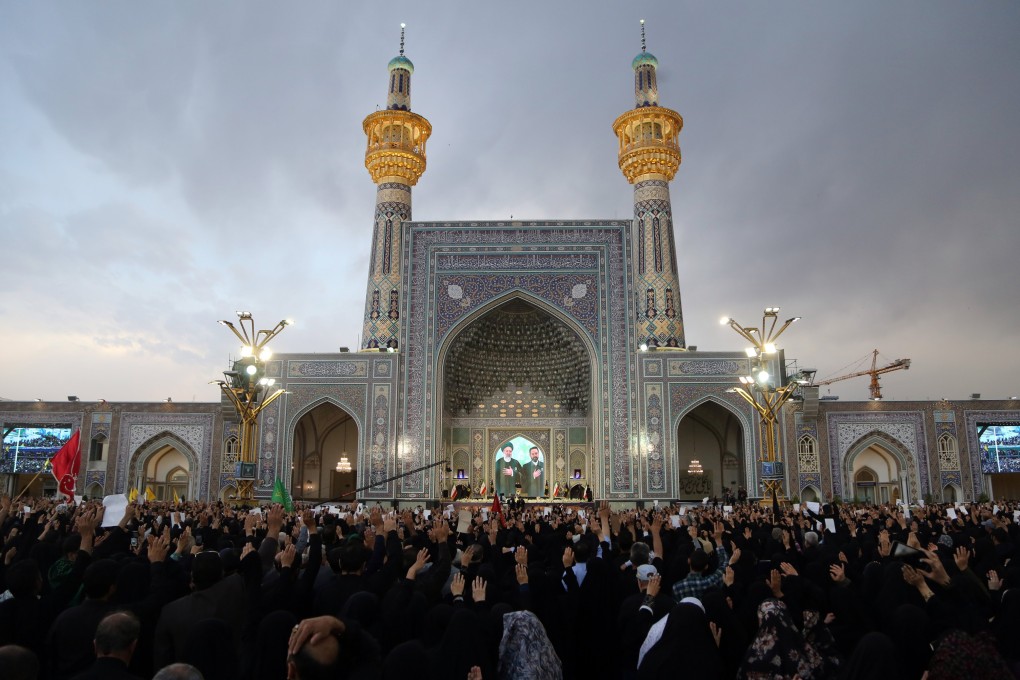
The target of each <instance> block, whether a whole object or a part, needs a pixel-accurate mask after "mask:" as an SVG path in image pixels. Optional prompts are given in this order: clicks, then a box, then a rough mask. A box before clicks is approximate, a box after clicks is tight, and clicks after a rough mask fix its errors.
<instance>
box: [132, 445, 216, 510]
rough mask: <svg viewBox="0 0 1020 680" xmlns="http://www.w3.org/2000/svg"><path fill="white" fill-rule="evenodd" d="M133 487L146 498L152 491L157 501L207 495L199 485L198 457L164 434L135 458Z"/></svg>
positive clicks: (144, 447) (133, 461)
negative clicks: (147, 490)
mask: <svg viewBox="0 0 1020 680" xmlns="http://www.w3.org/2000/svg"><path fill="white" fill-rule="evenodd" d="M128 469H129V470H130V473H129V484H128V485H129V486H131V487H134V488H135V489H137V490H138V492H139V493H142V494H144V493H145V490H146V488H149V489H152V492H153V494H154V495H155V496H156V499H157V500H170V501H172V500H173V499H174V492H176V493H177V497H178V498H180V499H181V500H194V499H196V498H199V497H200V496H201V494H202V493H203V492H202V490H201V489H200V488H199V483H198V472H199V466H198V456H197V455H196V454H195V452H194V451H193V450H192V449H191V447H190V446H188V445H187V444H186V443H185V442H184V440H182V439H181V438H180V437H178V436H177V435H175V434H173V433H171V432H161V433H159V434H157V435H156V436H155V437H152V438H151V439H149V440H148V441H147V442H145V443H144V444H142V445H141V446H140V447H139V448H138V449H137V450H136V451H135V452H134V454H132V456H131V463H130V466H129V468H128Z"/></svg>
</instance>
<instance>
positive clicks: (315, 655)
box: [287, 635, 342, 680]
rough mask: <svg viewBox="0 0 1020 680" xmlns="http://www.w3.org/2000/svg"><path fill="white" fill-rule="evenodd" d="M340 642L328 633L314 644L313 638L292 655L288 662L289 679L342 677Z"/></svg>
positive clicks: (332, 678)
mask: <svg viewBox="0 0 1020 680" xmlns="http://www.w3.org/2000/svg"><path fill="white" fill-rule="evenodd" d="M341 670H342V669H341V665H340V642H339V640H337V639H336V637H334V636H333V635H327V636H325V637H323V638H322V639H321V640H319V641H318V642H316V643H315V644H312V642H311V640H309V641H308V642H306V643H305V646H304V647H302V648H301V649H299V650H298V652H297V653H296V654H293V655H291V657H290V659H288V663H287V678H288V680H336V678H338V677H342V673H341Z"/></svg>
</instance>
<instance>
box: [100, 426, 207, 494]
mask: <svg viewBox="0 0 1020 680" xmlns="http://www.w3.org/2000/svg"><path fill="white" fill-rule="evenodd" d="M214 420H215V417H214V416H213V415H212V414H205V413H166V414H159V413H125V414H123V415H121V418H120V440H119V442H118V444H117V451H118V456H117V465H116V477H115V482H114V487H113V488H112V489H107V490H106V492H107V493H108V494H109V493H125V492H126V491H127V487H128V480H127V478H128V474H129V470H128V468H129V467H130V465H131V463H132V462H133V459H134V458H135V456H136V454H138V453H140V449H141V447H142V446H143V445H144V444H146V443H147V442H150V441H153V440H155V439H157V438H158V437H159V436H160V435H164V434H169V435H172V437H173V438H176V439H178V440H180V441H181V442H183V443H184V444H185V445H186V446H187V447H188V448H189V449H190V451H182V452H181V453H183V454H185V455H186V456H188V457H190V455H191V454H193V455H194V457H195V458H197V463H198V468H199V470H198V472H199V475H198V480H197V481H198V484H197V485H196V486H194V487H192V488H193V489H195V491H196V496H197V497H198V498H204V497H205V496H206V494H207V493H208V489H209V477H210V467H211V463H212V450H213V446H212V434H213V423H214Z"/></svg>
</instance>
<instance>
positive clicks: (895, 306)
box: [0, 0, 1020, 401]
mask: <svg viewBox="0 0 1020 680" xmlns="http://www.w3.org/2000/svg"><path fill="white" fill-rule="evenodd" d="M641 18H644V19H646V20H647V22H648V23H647V27H648V49H649V51H650V52H652V53H653V54H655V55H656V57H658V60H659V89H660V103H661V104H663V105H664V106H669V107H670V108H673V109H675V110H677V111H679V112H680V113H681V114H682V115H683V117H684V121H685V125H684V130H683V133H682V135H681V146H682V149H683V154H684V161H683V165H682V167H681V169H680V171H679V173H678V175H677V177H676V179H675V180H674V181H673V183H672V187H671V191H672V199H673V214H674V218H675V222H676V230H677V234H676V237H677V247H678V256H679V268H680V283H681V289H682V302H683V312H684V317H685V321H686V329H687V342H688V344H694V345H697V346H698V347H699V348H700V349H702V350H708V349H718V350H740V349H741V348H742V346H743V343H742V342H741V340H740V338H739V337H737V335H736V334H735V333H733V332H732V331H731V330H729V329H726V328H723V327H721V326H720V325H719V323H718V320H719V317H720V316H721V315H724V314H725V315H731V316H733V317H735V318H737V319H738V320H740V321H741V322H742V323H745V324H747V325H751V324H757V323H758V320H759V319H760V316H759V314H760V311H761V309H762V308H763V307H764V306H767V305H782V306H783V314H784V315H785V314H786V313H787V312H789V314H790V315H791V316H792V315H800V316H802V317H803V321H802V322H801V323H800V324H797V325H796V326H794V327H793V328H791V329H790V330H789V331H788V332H787V334H786V335H785V336H784V342H782V343H781V344H782V346H783V347H785V348H786V351H787V355H788V356H789V357H795V358H797V359H798V360H799V362H800V365H801V366H808V367H813V368H817V369H818V371H819V376H820V377H824V376H827V375H837V374H839V373H841V372H847V371H849V370H850V369H851V368H852V365H853V364H855V363H857V362H858V360H860V359H862V358H864V357H866V356H867V355H868V354H869V352H870V351H871V350H872V349H875V348H878V349H879V350H880V351H881V353H882V358H883V361H887V362H888V361H892V360H893V359H897V358H900V357H909V358H911V359H912V360H913V367H912V368H911V369H910V370H909V371H907V372H903V371H900V372H896V373H891V374H889V375H888V376H887V377H885V378H884V379H883V389H884V392H885V396H886V398H887V399H937V398H940V397H946V398H955V399H960V398H966V397H969V395H970V394H971V393H973V392H980V393H982V395H983V396H984V397H986V398H1003V397H1006V396H1010V395H1014V394H1017V393H1020V384H1018V381H1020V352H1018V351H1017V345H1018V338H1020V273H1018V272H1020V267H1018V262H1017V261H1018V258H1020V225H1018V221H1020V220H1018V215H1020V169H1018V167H1020V164H1018V162H1017V159H1018V158H1020V133H1018V131H1017V121H1020V68H1018V65H1020V40H1018V39H1017V36H1018V35H1020V4H1018V3H1016V2H1007V1H1005V0H1001V1H993V0H989V1H988V2H980V3H968V2H932V1H924V2H920V1H918V2H892V3H890V2H888V1H887V0H880V1H874V2H866V1H861V0H858V1H856V2H844V3H831V2H830V3H815V2H783V1H776V2H767V3H766V2H757V1H754V2H729V3H714V2H713V3H708V2H691V3H688V2H677V1H675V0H667V1H662V2H650V1H644V2H591V1H585V2H581V1H579V0H576V1H567V0H561V1H559V2H548V1H545V2H531V1H530V0H529V1H518V2H516V3H509V4H508V3H495V2H474V3H467V2H444V3H438V2H435V3H434V2H429V3H425V2H420V1H417V2H387V3H375V2H373V3H348V2H314V1H312V2H301V3H280V2H250V1H249V2H227V1H221V2H216V3H208V2H173V3H168V2H161V3H154V2H136V1H134V0H132V1H130V2H102V3H100V2H90V3H85V2H80V3H59V4H58V3H47V2H27V1H11V0H3V1H2V2H0V244H2V260H0V349H2V351H3V354H2V356H3V358H2V360H0V361H2V371H0V397H5V398H8V399H34V398H43V399H48V400H49V399H59V400H62V399H64V398H65V397H66V396H67V395H69V394H74V395H78V396H79V397H81V398H82V399H83V400H93V399H99V398H105V399H108V400H110V401H114V400H130V401H134V400H160V399H164V398H166V397H172V398H173V399H174V401H190V400H193V399H194V400H197V401H214V400H217V399H218V393H217V391H216V389H215V387H214V386H210V385H208V384H207V383H208V381H209V380H211V379H213V378H215V377H217V374H218V373H219V372H220V371H222V370H223V368H224V367H225V365H226V362H227V359H228V356H229V355H230V354H231V353H232V352H236V351H237V346H236V342H235V341H234V340H233V339H232V336H231V335H230V334H229V333H228V332H226V331H225V330H224V329H223V328H221V327H220V326H218V325H217V324H216V320H217V319H220V318H232V316H233V311H234V310H235V309H247V310H251V311H252V312H253V313H254V314H255V318H256V320H257V321H259V322H260V324H259V325H260V326H265V327H268V326H270V325H272V324H273V323H275V322H276V321H277V320H278V319H281V318H284V317H293V318H294V319H296V321H297V324H296V325H295V326H294V327H293V328H289V329H287V330H286V331H285V332H284V333H283V334H282V335H281V336H280V337H279V338H278V339H277V342H276V343H275V349H276V351H277V352H299V351H300V352H305V351H314V352H334V351H336V350H337V348H338V347H339V346H341V345H347V346H350V347H352V348H354V347H356V346H357V343H358V335H359V333H360V331H361V320H362V311H363V306H364V293H365V283H366V276H367V260H368V254H369V247H370V236H371V231H372V211H373V206H374V200H375V188H374V186H373V184H372V182H371V180H370V179H369V176H368V173H367V172H366V171H365V168H364V165H363V158H364V146H365V139H364V135H363V133H362V130H361V120H362V119H363V118H364V116H366V115H367V114H369V113H371V112H372V111H374V110H376V108H377V107H379V106H384V105H385V95H386V86H387V72H386V63H387V62H388V61H389V59H390V58H391V57H393V56H395V55H396V53H397V50H398V38H399V24H400V22H402V21H403V22H406V23H407V26H408V28H407V30H408V36H407V55H408V56H409V57H410V58H411V59H412V60H413V61H414V64H415V73H414V87H413V89H412V96H413V100H412V108H413V109H414V110H415V111H417V112H418V113H421V114H422V115H424V116H425V117H427V118H428V119H429V120H430V121H431V123H432V125H433V130H434V132H433V136H432V138H431V140H430V141H429V147H428V170H427V171H426V173H425V175H424V177H423V178H422V180H421V181H420V182H419V183H418V185H417V186H416V187H415V188H414V218H415V219H416V220H423V221H428V220H436V221H447V220H496V219H506V218H508V217H509V216H510V215H511V214H512V215H513V216H514V217H515V218H519V219H543V218H550V219H583V218H601V219H621V218H629V217H631V216H632V208H633V204H632V190H631V188H630V186H629V185H628V184H627V183H626V180H624V178H623V176H622V175H621V174H620V171H619V169H618V167H617V164H616V151H617V143H616V140H615V137H614V136H613V133H612V129H611V125H612V122H613V120H614V119H615V118H616V116H618V115H619V114H621V113H623V112H624V111H626V110H628V109H629V108H631V107H633V101H634V100H633V72H632V70H631V68H630V62H631V59H632V58H633V57H634V55H635V54H636V53H637V52H638V51H639V50H640V42H639V29H638V20H639V19H641ZM867 383H868V381H867V378H857V379H855V380H850V381H846V382H842V383H838V384H836V385H833V386H832V387H831V391H832V394H838V395H840V397H841V398H842V399H862V398H866V397H867ZM825 391H826V388H822V393H823V394H824V393H825Z"/></svg>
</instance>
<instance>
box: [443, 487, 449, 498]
mask: <svg viewBox="0 0 1020 680" xmlns="http://www.w3.org/2000/svg"><path fill="white" fill-rule="evenodd" d="M449 497H450V490H449V489H443V498H449Z"/></svg>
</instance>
